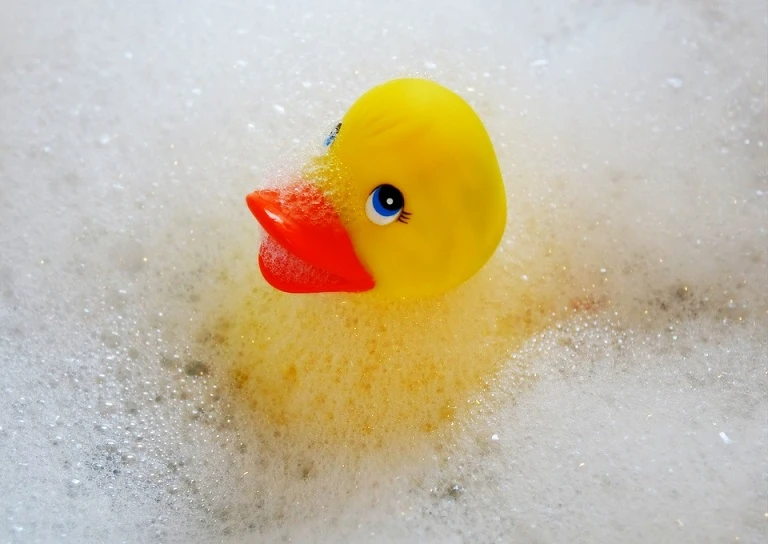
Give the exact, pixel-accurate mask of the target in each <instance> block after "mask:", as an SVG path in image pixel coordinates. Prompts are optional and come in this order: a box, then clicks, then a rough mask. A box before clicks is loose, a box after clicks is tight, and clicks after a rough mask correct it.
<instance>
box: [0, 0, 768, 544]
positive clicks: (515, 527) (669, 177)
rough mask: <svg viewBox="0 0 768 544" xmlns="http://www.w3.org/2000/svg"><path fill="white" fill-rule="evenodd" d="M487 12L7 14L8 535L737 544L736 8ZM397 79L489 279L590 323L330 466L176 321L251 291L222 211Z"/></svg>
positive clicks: (240, 240) (757, 202)
mask: <svg viewBox="0 0 768 544" xmlns="http://www.w3.org/2000/svg"><path fill="white" fill-rule="evenodd" d="M508 4H509V3H499V4H498V5H493V6H491V5H488V6H479V7H478V6H475V5H473V4H472V3H469V2H466V3H456V4H452V5H450V6H449V7H447V6H446V4H445V3H440V2H429V3H425V4H423V5H421V6H420V7H418V8H415V7H413V6H412V5H411V3H407V2H390V3H387V4H386V5H384V4H371V3H367V4H365V6H362V5H358V4H355V3H349V2H343V1H340V2H328V3H324V4H322V6H321V5H316V4H314V3H310V2H307V3H304V4H280V3H275V4H274V5H268V6H259V5H256V4H255V3H247V2H243V3H241V4H238V3H221V2H216V3H213V2H206V1H203V0H197V1H195V2H188V3H186V4H184V6H180V5H170V4H168V5H158V4H157V3H155V2H146V1H144V2H134V3H133V5H132V9H131V10H129V11H126V10H125V9H124V8H123V7H122V6H119V5H114V6H113V5H109V4H105V5H100V6H94V5H93V3H91V2H84V1H74V2H67V3H62V4H61V5H56V6H53V5H51V6H47V7H46V8H45V9H42V8H41V7H40V6H39V5H37V4H34V3H23V2H17V3H12V4H11V5H10V6H5V7H4V16H3V17H2V18H0V44H2V46H0V68H2V70H0V112H2V123H0V209H2V212H1V213H0V248H2V261H0V364H1V365H2V369H3V375H4V378H3V380H2V389H3V392H2V395H0V468H1V469H2V470H0V473H2V477H1V478H0V496H1V497H2V500H1V501H0V505H1V508H0V510H1V511H2V514H3V517H2V523H0V535H2V537H3V538H4V539H6V540H9V541H85V542H104V541H145V540H151V539H153V538H156V537H160V538H162V539H164V540H170V541H189V540H190V539H192V540H206V541H207V540H232V541H249V540H253V539H257V538H263V539H265V540H271V539H275V540H276V539H278V538H284V539H287V540H292V541H296V542H301V541H327V542H337V541H373V542H375V541H380V542H389V541H393V540H399V541H417V542H425V541H426V542H453V541H456V542H458V541H477V542H491V541H496V540H501V541H531V540H543V541H566V540H567V541H571V540H574V541H644V542H648V541H661V540H664V541H679V542H701V541H726V540H727V541H731V540H735V539H736V537H739V538H740V541H742V542H759V541H761V536H762V537H763V538H764V537H765V532H766V524H765V523H766V522H765V515H766V512H765V504H766V497H767V496H768V489H767V488H766V481H765V452H766V447H767V446H768V445H767V444H766V422H765V413H766V410H767V409H768V400H766V395H765V391H766V390H767V387H766V386H768V384H766V379H767V378H766V376H767V375H768V374H767V372H768V369H767V361H766V351H767V350H768V346H766V334H765V332H766V310H767V309H768V294H767V293H768V285H766V245H767V244H766V226H768V224H767V220H768V217H767V216H766V212H767V208H766V194H768V192H767V191H768V179H767V178H766V172H768V157H767V156H766V145H767V144H768V105H767V104H766V84H768V73H767V71H768V68H767V66H768V53H766V51H768V48H767V47H766V45H768V37H767V30H766V29H767V25H768V16H767V15H766V13H765V6H764V3H762V2H759V1H757V0H755V1H747V2H739V3H733V4H729V5H722V6H721V5H714V4H708V3H704V4H701V5H699V4H697V3H688V4H676V5H669V4H664V5H663V6H662V5H658V6H656V5H653V4H642V3H635V4H621V5H619V4H617V5H615V6H614V5H611V6H608V5H587V4H573V3H568V2H564V1H556V2H550V3H548V4H546V5H545V6H544V5H541V4H535V3H531V4H530V5H527V4H522V3H518V4H516V5H512V6H511V5H508ZM425 70H426V72H425ZM407 74H421V75H427V76H428V77H433V78H435V79H437V80H439V81H440V82H442V83H443V84H445V85H447V86H449V87H451V88H453V89H455V90H456V91H458V92H460V93H461V94H462V95H463V96H465V97H466V98H467V99H468V100H469V101H470V102H471V103H472V104H473V106H474V107H475V108H476V109H477V111H478V113H479V114H480V115H481V117H482V118H483V119H484V120H485V121H486V124H487V127H488V129H489V132H490V134H491V136H492V138H493V140H494V142H495V143H496V146H497V150H498V154H499V159H500V162H501V166H502V171H503V172H504V175H505V178H506V181H507V184H508V194H509V202H510V223H509V228H508V231H507V235H506V238H505V241H504V243H503V245H502V249H501V251H502V254H501V255H502V256H501V257H500V261H499V262H500V263H502V264H503V265H504V266H506V268H505V271H507V272H509V273H510V274H514V277H515V278H520V277H526V278H527V279H526V280H525V281H526V283H529V284H535V285H537V286H540V289H547V290H549V291H551V292H552V293H553V296H554V298H556V299H558V297H561V298H563V299H578V300H582V301H583V302H584V304H583V305H586V306H590V304H589V303H588V302H589V301H590V300H591V297H596V302H599V304H597V305H596V306H595V307H591V308H586V311H578V312H570V314H569V315H572V317H571V318H570V319H563V320H560V321H559V322H558V323H559V325H555V324H553V325H552V326H551V327H550V328H548V329H547V330H544V331H541V332H540V333H539V334H537V335H535V336H533V337H531V338H529V339H528V341H527V342H526V343H525V344H524V345H523V346H521V347H517V348H515V350H514V351H513V353H512V354H511V357H510V360H509V362H508V363H507V365H506V366H505V370H503V371H502V372H501V374H500V375H499V376H498V377H497V378H495V380H494V381H493V387H492V390H491V393H492V399H491V401H489V402H488V403H486V404H484V405H481V406H480V407H478V408H476V409H475V410H472V411H470V412H469V415H468V421H465V422H463V423H457V424H456V426H457V429H456V432H455V433H454V434H453V435H452V436H453V437H454V438H453V441H452V442H450V443H446V444H443V445H442V447H441V448H438V449H436V450H432V449H425V450H418V452H417V455H416V459H409V460H408V461H407V462H405V461H402V460H401V459H400V458H386V456H378V457H377V456H375V455H374V456H371V457H366V458H365V459H363V460H362V461H361V463H360V464H359V465H356V466H355V467H354V468H350V469H349V470H345V467H344V466H341V467H340V466H337V465H334V464H333V463H332V462H330V461H328V460H327V459H325V458H323V457H322V456H316V455H314V452H311V451H291V452H281V451H276V450H274V449H273V446H270V444H269V443H265V442H263V441H262V438H263V437H259V436H258V435H257V434H255V433H254V432H253V425H252V424H251V422H249V421H248V419H247V411H246V410H244V409H243V407H242V406H239V405H237V402H236V399H235V398H233V397H231V396H229V395H228V394H227V392H226V391H225V390H224V389H225V387H224V386H223V385H222V384H220V383H219V382H218V381H217V380H216V379H215V376H214V369H215V368H216V363H217V361H216V360H215V359H214V358H213V357H214V356H215V353H217V352H216V350H215V349H211V348H210V346H211V344H214V345H215V340H216V339H215V338H213V339H211V338H205V337H204V336H205V331H206V328H205V325H206V323H207V320H209V319H210V314H209V313H208V309H209V308H210V304H211V300H210V299H211V294H218V293H219V291H217V289H221V285H224V284H226V281H230V282H231V281H235V280H233V278H240V279H241V280H242V281H243V282H246V281H248V282H256V281H258V280H255V279H254V271H255V270H256V266H257V265H256V253H257V243H258V228H257V225H256V222H255V221H254V220H253V218H252V217H251V216H250V214H249V212H248V210H247V208H246V207H245V204H244V202H243V198H244V195H245V194H246V193H247V192H249V191H250V190H252V189H253V188H255V186H257V185H262V184H264V183H267V182H271V181H274V180H280V179H287V178H289V177H290V176H291V173H292V172H293V171H294V169H295V168H296V166H297V165H298V164H300V163H301V162H302V160H303V158H305V156H306V152H307V151H306V150H313V151H314V150H316V149H317V148H318V147H319V146H321V144H322V141H323V139H324V138H325V136H326V135H327V130H326V129H327V128H328V127H330V126H333V123H334V122H335V121H336V120H337V119H338V118H339V117H340V116H341V115H342V114H343V112H344V110H345V109H346V107H348V105H349V104H350V103H351V102H352V101H353V100H354V98H355V97H356V96H358V95H359V94H360V93H361V92H363V91H364V90H366V89H367V88H369V87H370V86H371V85H373V84H376V83H379V82H381V81H383V80H386V79H388V78H391V77H395V76H400V75H407ZM296 141H298V142H300V143H299V144H298V145H297V144H295V143H294V142H296ZM547 259H549V260H547ZM222 263H230V265H229V266H228V267H222ZM548 263H552V265H551V266H550V265H549V264H548ZM222 275H226V276H227V278H226V281H225V279H222ZM521 281H523V280H521ZM532 292H537V291H535V290H534V291H532ZM538 292H542V291H541V290H540V291H538ZM555 295H557V296H555ZM595 308H597V309H595ZM521 368H524V369H525V373H523V374H521V372H520V369H521ZM521 376H523V377H524V378H525V379H524V380H521ZM521 381H522V383H521ZM494 437H497V438H496V439H494ZM726 438H727V440H726Z"/></svg>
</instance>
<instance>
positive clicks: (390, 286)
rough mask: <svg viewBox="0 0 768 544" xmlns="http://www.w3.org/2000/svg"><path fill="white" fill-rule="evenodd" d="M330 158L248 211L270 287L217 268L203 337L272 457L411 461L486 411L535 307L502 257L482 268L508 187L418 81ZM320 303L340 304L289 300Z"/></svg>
mask: <svg viewBox="0 0 768 544" xmlns="http://www.w3.org/2000/svg"><path fill="white" fill-rule="evenodd" d="M325 143H326V148H325V151H324V153H322V154H321V155H320V156H317V157H315V158H313V159H312V160H311V161H310V162H309V163H308V164H307V165H306V166H305V167H304V168H303V169H302V170H300V174H299V175H297V176H296V178H294V180H293V181H292V182H291V183H290V184H288V185H286V186H280V187H276V188H266V189H262V190H258V191H255V192H253V193H251V194H249V195H248V196H247V198H246V200H247V203H248V207H249V208H250V209H251V211H252V212H253V214H254V215H255V216H256V218H257V219H258V221H259V223H260V224H261V225H262V227H263V229H264V231H266V234H265V235H264V236H262V240H261V248H260V250H259V268H260V269H261V273H262V275H263V277H264V279H265V280H266V281H267V283H268V285H263V284H261V283H260V282H259V281H258V280H257V279H256V278H255V277H253V275H255V270H253V269H252V268H251V269H249V268H243V269H242V270H241V269H240V268H237V267H229V268H227V270H226V272H225V273H223V274H222V277H224V278H227V280H226V281H227V283H226V287H225V288H224V289H222V290H221V291H219V292H217V293H216V294H215V295H214V296H213V299H215V305H216V306H217V307H220V308H221V311H220V312H217V313H216V317H215V324H214V325H213V327H212V330H207V331H206V337H207V338H210V339H211V342H213V344H214V345H215V346H216V349H217V350H221V352H222V353H223V356H222V357H221V360H222V361H224V364H223V365H222V368H221V370H222V372H223V373H224V376H225V377H226V379H227V380H228V382H227V383H229V384H231V387H232V391H233V392H234V393H235V394H236V395H237V396H238V397H239V398H241V399H243V400H244V401H245V403H244V406H245V407H247V410H246V417H249V416H250V415H251V414H252V415H254V416H255V418H256V419H255V421H254V423H255V425H254V430H256V431H257V432H259V433H261V434H260V436H261V437H262V438H263V443H264V444H267V443H272V442H274V443H275V448H276V450H275V451H277V452H281V453H280V454H281V455H286V453H285V452H286V451H287V449H286V448H289V449H291V448H292V449H291V451H294V450H295V451H317V449H318V448H326V447H329V448H336V447H337V446H339V447H341V449H343V450H344V451H345V452H347V453H348V454H349V455H352V456H354V455H355V453H354V452H361V451H368V450H369V449H371V448H383V447H387V448H395V449H396V448H401V449H402V450H403V451H406V450H408V451H410V450H411V449H412V448H413V446H414V444H416V443H417V442H418V441H420V440H421V439H423V438H426V437H438V436H442V433H443V431H444V430H447V431H450V429H452V428H453V423H454V422H455V421H458V419H457V416H458V414H459V413H460V412H461V411H462V410H463V409H465V408H467V407H469V406H473V407H477V406H482V405H483V401H482V400H481V399H482V398H483V395H485V393H486V392H487V391H488V388H489V383H490V381H491V380H492V379H493V375H494V373H495V371H496V369H497V368H498V365H500V364H501V363H502V362H504V361H505V355H506V354H507V353H509V350H510V349H512V348H513V347H514V345H516V344H517V343H518V342H519V341H521V340H522V339H523V338H524V337H525V336H526V334H528V333H529V332H530V331H531V330H532V329H533V328H535V326H536V324H537V323H539V322H540V320H539V318H538V313H537V312H538V310H537V308H538V306H537V305H538V303H539V302H540V301H541V300H543V299H544V298H545V297H544V295H542V294H539V293H535V292H533V291H532V290H531V286H530V285H528V284H526V282H524V281H523V280H520V279H519V278H520V274H514V273H511V270H517V269H518V268H519V267H520V264H519V263H515V262H512V263H510V262H509V257H511V255H512V254H511V253H501V252H499V253H497V254H496V258H494V259H490V258H491V256H492V255H494V252H495V249H496V247H497V245H498V244H499V242H500V240H501V237H502V235H503V232H504V230H505V223H506V213H507V211H506V210H507V203H506V197H505V188H504V184H503V181H502V176H501V173H500V170H499V165H498V161H497V158H496V154H495V152H494V149H493V146H492V143H491V140H490V138H489V136H488V134H487V132H486V130H485V128H484V127H483V124H482V122H481V121H480V119H479V118H478V116H477V114H476V113H475V112H474V111H473V110H472V108H471V107H470V106H469V105H468V104H467V103H466V102H465V101H464V100H463V99H462V98H460V97H459V96H458V95H456V94H455V93H453V92H451V91H450V90H448V89H446V88H444V87H442V86H440V85H438V84H437V83H434V82H432V81H427V80H422V79H397V80H393V81H390V82H387V83H384V84H382V85H380V86H377V87H375V88H373V89H371V90H370V91H368V92H367V93H365V94H364V95H363V96H362V97H361V98H359V99H358V100H357V101H356V102H355V103H354V104H353V105H352V107H351V108H350V109H349V111H348V112H347V113H346V115H345V116H344V117H343V119H342V120H341V122H340V123H339V124H338V125H337V126H336V128H335V129H334V130H333V131H332V132H331V134H330V135H329V136H328V138H327V139H326V141H325ZM237 258H238V259H239V255H238V257H237ZM489 260H490V261H491V262H488V261H489ZM487 262H488V265H487V266H485V265H486V263H487ZM508 265H509V268H510V271H508V270H507V266H508ZM484 266H485V269H484V274H483V275H482V276H481V277H476V278H474V279H473V280H471V281H467V280H469V278H470V277H472V276H473V275H476V276H480V275H479V274H476V273H477V272H478V271H479V270H480V269H481V268H483V267H484ZM238 270H241V273H242V274H245V276H238V275H237V271H238ZM462 283H463V285H461V286H460V287H459V285H460V284H462ZM529 283H534V282H529ZM454 288H455V289H454ZM449 291H450V292H449ZM322 292H336V293H337V294H336V295H334V296H332V297H330V298H329V296H327V295H324V296H298V297H297V296H292V295H291V294H290V293H322ZM363 292H364V293H363ZM344 293H351V294H344ZM361 293H362V294H363V295H365V296H360V294H361ZM377 293H380V294H382V295H384V296H376V294H377ZM440 293H443V295H440V296H437V295H439V294H440ZM539 313H540V312H539ZM282 440H285V441H284V442H281V441H282ZM334 451H335V453H334V454H333V455H336V453H338V451H340V450H338V449H337V450H334ZM345 458H348V457H345Z"/></svg>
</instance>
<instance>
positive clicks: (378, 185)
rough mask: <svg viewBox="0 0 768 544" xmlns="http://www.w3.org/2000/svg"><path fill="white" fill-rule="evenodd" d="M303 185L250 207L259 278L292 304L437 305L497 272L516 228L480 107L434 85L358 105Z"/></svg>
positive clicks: (274, 191)
mask: <svg viewBox="0 0 768 544" xmlns="http://www.w3.org/2000/svg"><path fill="white" fill-rule="evenodd" d="M325 143H326V146H327V151H326V153H325V154H324V155H322V156H320V157H317V158H315V159H313V160H312V161H311V164H309V165H308V166H307V167H306V168H305V169H304V170H303V171H302V174H301V179H300V181H298V182H296V183H293V184H290V185H287V186H285V187H281V188H269V189H263V190H259V191H255V192H253V193H251V194H249V195H248V196H247V197H246V202H247V204H248V207H249V208H250V210H251V212H253V214H254V215H255V216H256V219H257V220H258V221H259V223H260V224H261V226H262V227H263V229H264V231H265V233H266V234H265V236H264V238H263V239H262V243H261V248H260V250H259V267H260V269H261V272H262V274H263V275H264V278H265V279H266V280H267V282H268V283H270V284H271V285H272V286H273V287H275V288H277V289H279V290H281V291H285V292H289V293H317V292H332V291H337V292H338V291H344V292H362V291H371V290H373V291H375V292H378V293H382V294H386V295H391V296H396V297H418V296H430V295H435V294H439V293H443V292H446V291H448V290H450V289H452V288H454V287H456V286H458V285H459V284H461V283H462V282H464V281H466V280H467V279H469V278H470V277H471V276H473V275H474V274H475V273H476V272H478V271H479V270H480V269H481V268H482V267H483V265H484V264H485V263H486V262H487V261H488V259H489V258H490V257H491V255H492V254H493V252H494V251H495V249H496V247H497V246H498V244H499V241H500V240H501V237H502V234H503V232H504V226H505V224H506V209H507V207H506V198H505V193H504V184H503V181H502V177H501V172H500V170H499V165H498V161H497V159H496V154H495V152H494V149H493V145H492V143H491V140H490V138H489V136H488V134H487V132H486V130H485V128H484V126H483V124H482V122H481V121H480V119H479V117H478V116H477V114H476V113H475V112H474V111H473V110H472V108H471V107H470V106H469V105H468V104H467V103H466V102H465V101H464V100H463V99H462V98H461V97H459V96H458V95H456V94H455V93H453V92H451V91H449V90H448V89H446V88H444V87H442V86H440V85H438V84H437V83H434V82H432V81H428V80H422V79H398V80H393V81H390V82H388V83H385V84H382V85H379V86H377V87H374V88H373V89H371V90H370V91H368V92H367V93H365V94H364V95H363V96H361V97H360V98H359V99H358V100H357V102H355V103H354V104H353V105H352V107H351V108H350V109H349V111H348V112H347V113H346V115H345V116H344V117H343V119H342V120H341V122H340V123H339V124H338V125H337V126H336V128H335V129H334V131H333V132H332V133H331V134H330V135H329V136H328V138H327V139H326V142H325Z"/></svg>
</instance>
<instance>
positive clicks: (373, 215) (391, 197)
mask: <svg viewBox="0 0 768 544" xmlns="http://www.w3.org/2000/svg"><path fill="white" fill-rule="evenodd" d="M404 207H405V198H403V193H401V192H400V189H398V188H397V187H394V186H392V185H389V184H384V185H379V186H378V187H376V188H375V189H374V190H373V192H372V193H371V195H370V196H369V197H368V201H367V202H366V203H365V215H367V216H368V219H370V220H371V221H372V222H373V223H376V224H377V225H388V224H390V223H392V222H393V221H397V220H398V219H399V220H401V221H402V222H404V223H405V222H406V221H405V219H407V217H408V216H409V215H410V214H409V213H408V212H405V211H403V208H404Z"/></svg>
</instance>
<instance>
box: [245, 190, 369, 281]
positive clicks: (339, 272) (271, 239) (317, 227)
mask: <svg viewBox="0 0 768 544" xmlns="http://www.w3.org/2000/svg"><path fill="white" fill-rule="evenodd" d="M245 201H246V203H247V204H248V208H249V209H250V210H251V212H252V213H253V215H255V216H256V219H257V220H258V221H259V223H260V224H261V226H262V227H263V228H264V230H265V231H266V235H265V236H264V239H263V240H262V242H261V247H260V248H259V268H260V269H261V273H262V274H263V275H264V279H265V280H267V282H268V283H269V284H270V285H271V286H272V287H274V288H276V289H279V290H280V291H285V292H286V293H323V292H339V291H344V292H349V293H357V292H361V291H368V290H370V289H373V286H374V285H375V283H374V281H373V278H372V277H371V275H370V274H369V273H368V271H367V270H366V269H365V267H364V266H363V265H362V263H361V262H360V260H359V259H358V257H357V255H356V254H355V249H354V247H352V240H350V238H349V234H348V233H347V229H346V228H344V225H343V224H342V222H341V219H340V218H339V214H338V213H336V210H335V209H334V208H333V206H332V205H331V203H330V202H328V200H327V199H326V198H325V196H324V195H323V194H322V193H321V192H320V190H319V189H318V188H317V187H315V186H314V185H312V184H310V183H305V182H300V183H297V184H294V185H289V186H287V187H282V188H278V189H262V190H260V191H255V192H253V193H251V194H249V195H248V196H246V197H245Z"/></svg>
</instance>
